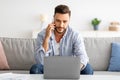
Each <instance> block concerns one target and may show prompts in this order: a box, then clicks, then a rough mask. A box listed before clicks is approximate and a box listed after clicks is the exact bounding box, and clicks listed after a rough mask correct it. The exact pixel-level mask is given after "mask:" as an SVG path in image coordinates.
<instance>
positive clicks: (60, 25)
mask: <svg viewBox="0 0 120 80" xmlns="http://www.w3.org/2000/svg"><path fill="white" fill-rule="evenodd" d="M69 21H70V16H69V14H68V13H66V14H60V13H56V14H55V16H54V24H55V30H56V32H58V33H59V34H62V33H64V32H65V31H66V28H67V26H68V24H69Z"/></svg>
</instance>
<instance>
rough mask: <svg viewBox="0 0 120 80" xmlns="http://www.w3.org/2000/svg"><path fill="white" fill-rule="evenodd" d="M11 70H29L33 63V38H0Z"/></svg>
mask: <svg viewBox="0 0 120 80" xmlns="http://www.w3.org/2000/svg"><path fill="white" fill-rule="evenodd" d="M0 41H1V42H2V45H3V48H4V51H5V54H6V57H7V61H8V64H9V66H10V69H11V70H29V69H30V67H31V66H32V64H34V63H35V59H34V50H35V49H34V48H35V39H23V38H0Z"/></svg>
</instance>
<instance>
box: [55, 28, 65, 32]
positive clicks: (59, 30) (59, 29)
mask: <svg viewBox="0 0 120 80" xmlns="http://www.w3.org/2000/svg"><path fill="white" fill-rule="evenodd" d="M55 31H56V32H57V33H59V34H63V33H64V32H65V31H66V29H65V28H63V27H56V28H55Z"/></svg>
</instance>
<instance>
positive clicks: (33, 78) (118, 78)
mask: <svg viewBox="0 0 120 80" xmlns="http://www.w3.org/2000/svg"><path fill="white" fill-rule="evenodd" d="M8 76H10V77H11V78H9V79H5V78H3V77H8ZM0 80H69V79H43V75H41V74H4V75H2V76H1V74H0ZM72 80H76V79H72ZM79 80H120V75H80V79H79Z"/></svg>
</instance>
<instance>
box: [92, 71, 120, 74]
mask: <svg viewBox="0 0 120 80" xmlns="http://www.w3.org/2000/svg"><path fill="white" fill-rule="evenodd" d="M94 75H120V72H111V71H94Z"/></svg>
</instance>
